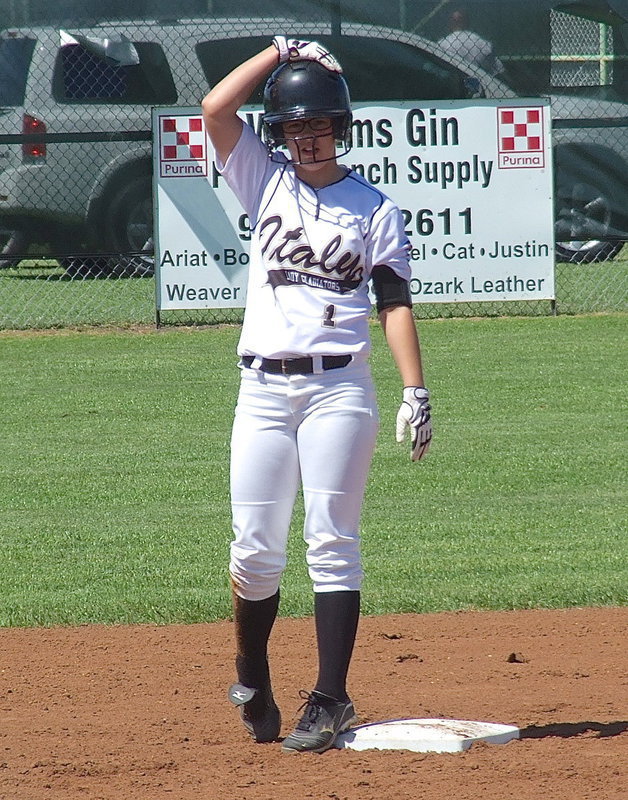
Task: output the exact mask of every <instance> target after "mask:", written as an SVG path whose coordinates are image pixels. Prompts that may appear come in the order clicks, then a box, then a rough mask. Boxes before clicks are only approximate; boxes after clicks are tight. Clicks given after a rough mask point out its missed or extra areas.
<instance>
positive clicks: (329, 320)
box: [321, 303, 336, 328]
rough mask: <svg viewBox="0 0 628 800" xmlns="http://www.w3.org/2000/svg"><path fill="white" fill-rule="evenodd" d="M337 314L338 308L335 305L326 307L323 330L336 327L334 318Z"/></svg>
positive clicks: (331, 304)
mask: <svg viewBox="0 0 628 800" xmlns="http://www.w3.org/2000/svg"><path fill="white" fill-rule="evenodd" d="M335 314H336V306H335V305H333V303H330V304H329V305H328V306H325V311H324V312H323V321H322V323H321V324H322V326H323V328H335V327H336V320H335V319H334V316H335Z"/></svg>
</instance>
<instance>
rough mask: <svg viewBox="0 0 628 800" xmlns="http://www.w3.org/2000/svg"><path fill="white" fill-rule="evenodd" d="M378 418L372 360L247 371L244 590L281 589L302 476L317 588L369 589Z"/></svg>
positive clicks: (234, 562) (234, 488) (242, 430)
mask: <svg viewBox="0 0 628 800" xmlns="http://www.w3.org/2000/svg"><path fill="white" fill-rule="evenodd" d="M378 427H379V417H378V413H377V404H376V398H375V390H374V387H373V383H372V379H371V374H370V370H369V367H368V364H366V363H364V362H358V363H355V364H354V363H351V364H349V365H348V366H346V367H343V368H340V369H332V370H328V371H326V372H322V373H319V374H314V375H293V376H284V375H273V374H267V373H263V372H260V371H258V370H256V369H250V368H244V369H243V370H242V379H241V384H240V393H239V397H238V403H237V407H236V413H235V419H234V424H233V432H232V438H231V504H232V515H233V531H234V536H235V538H234V541H233V542H232V544H231V560H230V565H229V572H230V574H231V578H232V581H233V585H234V589H235V591H236V593H237V594H238V595H240V596H241V597H243V598H244V599H245V600H263V599H265V598H267V597H270V596H271V595H273V594H274V593H275V592H276V591H277V589H278V588H279V583H280V580H281V575H282V573H283V570H284V568H285V566H286V543H287V539H288V533H289V528H290V521H291V517H292V512H293V507H294V502H295V499H296V495H297V491H298V488H299V484H300V482H301V483H302V485H303V497H304V504H305V524H304V532H303V535H304V539H305V541H306V543H307V556H306V559H307V565H308V571H309V575H310V578H311V579H312V582H313V585H314V591H316V592H333V591H355V590H358V589H359V588H360V585H361V582H362V566H361V561H360V534H359V524H360V514H361V510H362V502H363V498H364V489H365V485H366V479H367V476H368V471H369V467H370V463H371V458H372V454H373V449H374V446H375V438H376V435H377V430H378Z"/></svg>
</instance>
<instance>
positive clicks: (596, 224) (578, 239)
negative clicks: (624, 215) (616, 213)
mask: <svg viewBox="0 0 628 800" xmlns="http://www.w3.org/2000/svg"><path fill="white" fill-rule="evenodd" d="M613 223H614V220H613V210H612V206H611V203H610V202H609V199H608V198H607V197H606V196H605V195H604V193H603V192H602V191H600V190H598V189H596V188H595V187H594V186H591V185H589V184H586V183H575V184H573V186H572V188H571V191H570V193H569V195H568V196H567V197H565V196H563V197H562V198H559V199H558V217H557V220H556V257H557V260H558V261H564V262H567V263H570V264H584V263H592V262H595V261H610V260H611V259H613V258H615V256H616V255H617V254H618V253H619V251H620V250H621V249H622V247H623V246H624V243H623V242H621V241H620V242H618V241H606V240H605V239H604V238H603V236H604V234H607V233H609V232H610V231H611V230H612V229H613V228H614V227H615V226H614V224H613Z"/></svg>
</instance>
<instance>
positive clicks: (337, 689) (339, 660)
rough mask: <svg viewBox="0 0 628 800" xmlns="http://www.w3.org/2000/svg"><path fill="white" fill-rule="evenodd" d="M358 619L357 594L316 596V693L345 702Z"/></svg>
mask: <svg viewBox="0 0 628 800" xmlns="http://www.w3.org/2000/svg"><path fill="white" fill-rule="evenodd" d="M359 616H360V592H316V593H315V594H314V617H315V620H316V640H317V644H318V680H317V681H316V686H315V687H314V689H315V691H317V692H321V693H322V694H326V695H328V696H329V697H335V698H336V700H345V699H346V697H347V689H346V682H347V672H348V671H349V662H350V661H351V655H352V653H353V644H354V642H355V636H356V632H357V629H358V619H359Z"/></svg>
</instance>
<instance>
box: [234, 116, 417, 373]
mask: <svg viewBox="0 0 628 800" xmlns="http://www.w3.org/2000/svg"><path fill="white" fill-rule="evenodd" d="M218 168H219V169H220V171H221V172H222V174H223V176H224V178H225V180H226V182H227V183H228V185H229V186H230V187H231V189H232V190H233V192H234V193H235V195H236V197H237V198H238V200H239V201H240V203H241V205H242V207H243V208H244V210H245V211H246V212H247V214H248V216H249V218H250V220H251V227H252V233H253V235H252V240H251V254H250V255H251V259H250V267H249V279H248V288H247V304H246V311H245V315H244V324H243V327H242V335H241V337H240V343H239V346H238V353H239V354H240V355H247V354H251V355H260V356H264V357H267V358H286V357H290V356H293V355H295V354H301V353H306V354H308V355H325V354H332V355H333V354H335V353H351V354H352V355H354V357H357V356H360V357H361V358H366V357H367V355H368V353H369V350H370V340H369V331H368V318H369V314H370V310H371V303H370V299H369V296H368V282H369V280H370V277H371V271H372V269H373V267H375V266H379V265H386V266H389V267H390V268H391V269H393V270H394V271H395V272H396V273H397V274H398V275H399V276H400V277H402V278H404V279H405V280H409V279H410V266H409V261H408V258H409V252H410V243H409V241H408V238H407V236H406V234H405V232H404V224H403V218H402V216H401V213H400V212H399V210H398V209H397V207H396V206H395V205H394V204H393V203H392V201H391V200H390V199H389V198H387V197H386V196H385V195H384V194H382V193H381V192H380V191H379V190H377V189H375V188H374V187H373V186H371V185H370V184H368V183H367V182H366V181H365V180H364V179H363V178H362V177H361V176H360V175H358V174H357V173H355V172H353V171H349V172H348V173H347V174H346V175H345V176H344V177H343V178H342V179H341V180H339V181H337V182H336V183H333V184H331V185H329V186H325V187H323V188H320V189H314V188H312V187H311V186H309V185H308V184H306V183H304V182H303V181H301V180H300V179H299V178H298V177H297V175H296V173H295V171H294V168H293V166H292V165H291V164H290V163H289V162H288V161H287V160H286V159H285V158H283V157H280V158H279V159H278V160H271V159H270V158H269V156H268V151H267V149H266V147H265V145H264V144H263V143H262V141H261V140H260V139H259V137H258V136H256V134H255V133H254V131H253V130H252V129H251V128H250V127H249V126H248V125H243V131H242V135H241V137H240V139H239V141H238V143H237V144H236V146H235V148H234V149H233V151H232V152H231V154H230V155H229V157H228V159H227V161H226V163H225V164H224V165H222V164H218ZM295 196H296V197H297V199H298V202H297V203H295V202H294V199H295Z"/></svg>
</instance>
